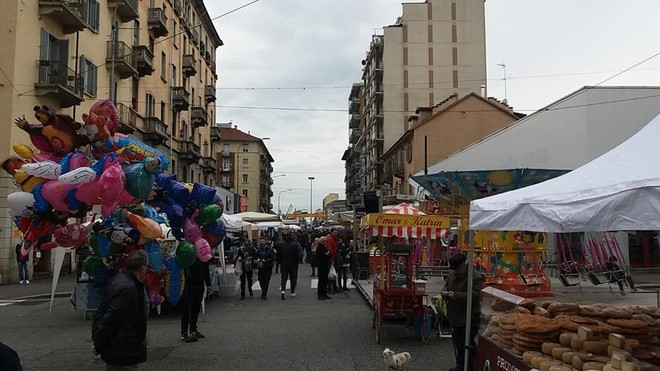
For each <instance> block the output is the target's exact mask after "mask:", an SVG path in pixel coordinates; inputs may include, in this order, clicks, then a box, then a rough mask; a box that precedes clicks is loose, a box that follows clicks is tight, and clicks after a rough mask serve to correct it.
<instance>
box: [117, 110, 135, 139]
mask: <svg viewBox="0 0 660 371" xmlns="http://www.w3.org/2000/svg"><path fill="white" fill-rule="evenodd" d="M117 111H119V127H118V128H117V131H118V132H120V133H122V134H133V132H134V131H135V129H136V127H137V114H136V113H135V111H133V110H132V109H131V107H129V106H127V105H125V104H124V103H117Z"/></svg>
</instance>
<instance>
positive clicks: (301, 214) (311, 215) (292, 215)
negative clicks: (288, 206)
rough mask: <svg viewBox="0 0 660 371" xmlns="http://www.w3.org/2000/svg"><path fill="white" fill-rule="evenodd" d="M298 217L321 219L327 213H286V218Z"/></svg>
mask: <svg viewBox="0 0 660 371" xmlns="http://www.w3.org/2000/svg"><path fill="white" fill-rule="evenodd" d="M298 218H320V219H325V218H326V214H325V213H312V214H308V213H292V214H287V215H285V219H298Z"/></svg>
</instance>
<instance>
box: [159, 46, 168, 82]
mask: <svg viewBox="0 0 660 371" xmlns="http://www.w3.org/2000/svg"><path fill="white" fill-rule="evenodd" d="M160 78H161V79H163V80H165V81H167V57H166V56H165V52H161V55H160Z"/></svg>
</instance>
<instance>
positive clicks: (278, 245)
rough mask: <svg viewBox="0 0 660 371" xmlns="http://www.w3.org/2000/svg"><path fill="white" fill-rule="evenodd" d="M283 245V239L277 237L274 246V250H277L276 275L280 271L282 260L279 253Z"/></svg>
mask: <svg viewBox="0 0 660 371" xmlns="http://www.w3.org/2000/svg"><path fill="white" fill-rule="evenodd" d="M283 243H284V241H282V237H281V236H279V235H278V236H277V237H276V240H275V243H274V244H273V250H275V274H277V273H278V272H279V270H280V263H281V260H280V255H279V253H278V252H279V251H280V249H281V247H282V244H283Z"/></svg>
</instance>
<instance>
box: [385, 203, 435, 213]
mask: <svg viewBox="0 0 660 371" xmlns="http://www.w3.org/2000/svg"><path fill="white" fill-rule="evenodd" d="M385 213H386V214H402V215H426V214H424V213H423V212H421V211H419V209H417V208H415V207H413V206H412V205H410V204H409V203H406V202H402V203H400V204H398V205H396V206H394V207H393V208H391V209H389V210H387V211H386V212H385Z"/></svg>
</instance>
